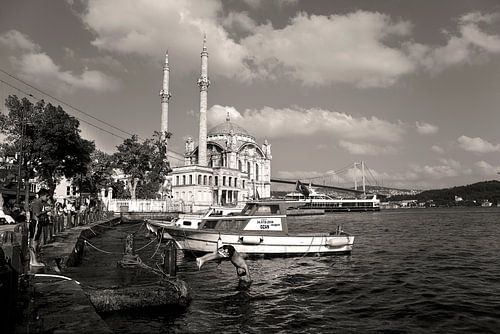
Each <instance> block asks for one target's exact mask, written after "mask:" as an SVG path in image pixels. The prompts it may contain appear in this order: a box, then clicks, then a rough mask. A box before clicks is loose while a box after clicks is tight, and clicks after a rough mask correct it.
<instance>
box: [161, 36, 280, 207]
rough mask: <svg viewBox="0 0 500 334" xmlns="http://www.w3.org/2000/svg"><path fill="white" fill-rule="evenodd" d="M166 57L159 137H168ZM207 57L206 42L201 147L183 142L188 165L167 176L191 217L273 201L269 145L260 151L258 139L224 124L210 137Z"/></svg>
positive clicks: (172, 193) (201, 80) (228, 122)
mask: <svg viewBox="0 0 500 334" xmlns="http://www.w3.org/2000/svg"><path fill="white" fill-rule="evenodd" d="M169 71H170V68H169V64H168V54H167V56H166V58H165V65H164V67H163V87H162V90H161V91H160V96H161V103H162V116H161V119H162V121H161V124H162V127H161V131H162V133H166V132H168V103H169V101H170V98H171V94H170V91H169ZM209 86H210V80H209V79H208V51H207V44H206V38H205V39H204V40H203V50H202V52H201V75H200V78H199V79H198V87H199V88H200V111H199V133H198V145H196V143H195V141H194V139H193V138H192V137H188V138H187V140H186V142H185V151H184V165H181V166H176V167H173V168H172V172H171V173H170V174H169V175H168V176H167V179H166V186H165V187H164V188H165V189H167V191H168V192H169V196H170V197H171V198H172V199H173V200H174V201H179V202H181V203H183V204H184V205H185V206H188V207H190V208H191V209H192V210H193V211H197V210H202V209H205V208H208V207H209V206H213V205H222V206H231V205H238V204H241V203H243V202H245V201H247V200H249V199H252V198H259V197H262V198H265V197H270V194H271V160H272V155H271V144H269V143H268V142H267V140H265V141H264V143H262V144H261V145H259V144H258V143H257V141H256V139H255V137H254V136H252V135H251V134H249V133H248V132H247V131H246V130H245V129H243V128H242V127H241V126H239V125H238V124H236V123H234V122H232V121H231V119H230V118H229V115H228V116H227V118H226V120H225V121H224V122H223V123H221V124H218V125H216V126H215V127H213V128H212V129H210V130H208V131H207V101H208V88H209Z"/></svg>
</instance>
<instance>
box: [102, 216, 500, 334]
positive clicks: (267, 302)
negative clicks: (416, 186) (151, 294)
mask: <svg viewBox="0 0 500 334" xmlns="http://www.w3.org/2000/svg"><path fill="white" fill-rule="evenodd" d="M338 224H339V225H342V227H343V229H344V230H345V231H348V232H350V233H352V234H354V235H356V240H355V245H354V250H353V252H352V254H351V255H348V256H333V257H332V256H330V257H314V258H309V257H304V258H285V259H266V260H253V261H252V260H247V264H248V265H249V268H250V273H251V275H252V278H253V280H254V283H253V284H252V286H251V287H250V289H249V290H246V291H242V290H239V289H238V282H237V278H236V274H235V269H234V267H233V266H232V265H231V264H230V263H228V262H223V263H222V264H221V265H217V264H216V263H215V262H212V263H207V264H206V265H205V266H204V267H203V268H202V270H201V271H198V270H197V268H196V265H195V262H194V261H193V260H188V259H184V260H182V261H181V262H180V272H179V277H180V278H182V279H184V280H185V281H187V283H188V284H189V285H190V287H191V288H192V295H193V297H194V299H193V302H192V303H191V305H190V306H189V308H188V309H187V310H185V311H184V312H181V313H179V312H172V311H168V310H157V311H152V312H150V311H147V312H132V313H115V314H110V315H105V320H106V322H107V323H108V324H109V325H110V327H111V328H112V329H113V330H115V331H116V332H118V333H136V332H155V333H158V332H160V333H210V332H211V333H333V332H340V333H354V332H356V333H358V332H384V333H385V332H398V333H399V332H408V333H477V332H481V333H500V261H499V257H500V241H499V240H500V238H499V235H500V210H499V209H498V208H484V209H482V208H474V209H409V210H387V211H381V212H379V213H346V214H329V215H325V216H314V217H297V218H295V219H294V220H293V221H291V222H290V229H292V230H294V229H300V230H302V231H331V230H334V228H335V226H336V225H338Z"/></svg>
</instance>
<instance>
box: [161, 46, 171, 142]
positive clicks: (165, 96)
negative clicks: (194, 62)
mask: <svg viewBox="0 0 500 334" xmlns="http://www.w3.org/2000/svg"><path fill="white" fill-rule="evenodd" d="M169 81H170V67H169V66H168V51H167V53H166V54H165V64H164V65H163V87H162V89H161V90H160V97H161V135H162V138H163V139H166V138H165V137H164V136H165V133H166V132H168V102H169V101H170V97H172V95H171V94H170V91H169V87H168V86H169Z"/></svg>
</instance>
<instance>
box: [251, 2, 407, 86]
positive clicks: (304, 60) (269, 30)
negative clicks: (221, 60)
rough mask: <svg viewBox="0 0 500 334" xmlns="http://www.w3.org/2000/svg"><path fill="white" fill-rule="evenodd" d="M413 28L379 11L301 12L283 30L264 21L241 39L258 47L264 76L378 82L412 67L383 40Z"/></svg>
mask: <svg viewBox="0 0 500 334" xmlns="http://www.w3.org/2000/svg"><path fill="white" fill-rule="evenodd" d="M409 31H410V24H409V23H408V22H403V21H400V22H394V21H392V20H391V18H390V17H389V16H387V15H384V14H380V13H370V12H364V11H357V12H355V13H350V14H346V15H331V16H321V15H307V14H303V13H302V14H298V15H297V16H296V17H294V18H293V19H292V20H291V21H290V24H289V25H287V26H286V27H284V28H282V29H274V28H273V26H272V25H271V24H264V25H261V26H259V27H257V29H256V30H255V33H254V34H253V35H252V36H249V37H247V38H245V39H244V40H242V42H241V43H242V45H244V46H245V47H246V48H247V49H248V50H253V51H254V54H253V58H252V61H253V63H254V64H255V65H256V66H257V67H258V68H259V70H260V73H261V75H262V74H264V75H267V76H271V77H272V76H273V75H287V76H289V77H291V78H293V79H295V80H299V81H301V82H303V83H304V84H306V85H323V84H330V83H332V82H343V83H350V84H354V85H356V86H359V87H380V86H388V85H392V84H393V83H394V82H395V81H396V80H397V79H398V78H399V77H400V76H401V75H404V74H406V73H410V72H412V71H413V70H414V65H413V63H412V62H411V61H409V60H408V58H407V57H406V55H405V54H404V53H403V52H401V51H400V50H398V49H397V48H391V47H389V46H387V45H386V44H384V42H385V41H387V40H389V39H390V38H393V37H400V36H404V35H407V34H408V33H409Z"/></svg>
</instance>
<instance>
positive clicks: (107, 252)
mask: <svg viewBox="0 0 500 334" xmlns="http://www.w3.org/2000/svg"><path fill="white" fill-rule="evenodd" d="M83 242H84V243H85V244H86V245H89V246H90V247H92V248H94V249H95V250H96V251H98V252H101V253H104V254H121V253H115V252H109V251H105V250H104V249H100V248H99V247H97V246H94V245H92V243H91V242H90V241H88V240H87V239H85V238H84V240H83Z"/></svg>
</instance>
